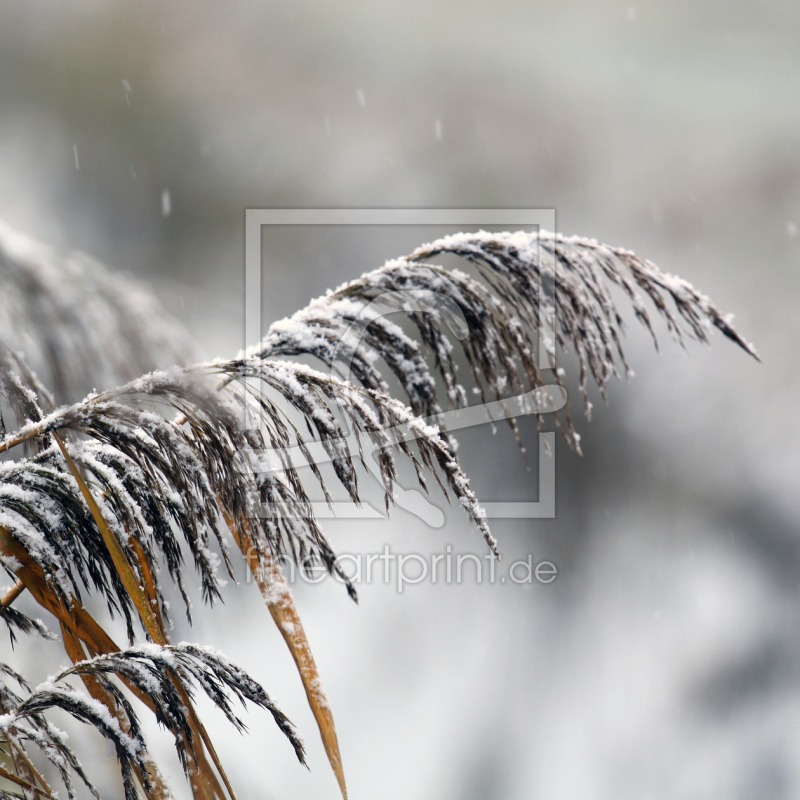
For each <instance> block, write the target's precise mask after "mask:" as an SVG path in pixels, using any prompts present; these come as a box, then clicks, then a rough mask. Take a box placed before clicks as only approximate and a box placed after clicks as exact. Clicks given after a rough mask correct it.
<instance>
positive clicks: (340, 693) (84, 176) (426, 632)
mask: <svg viewBox="0 0 800 800" xmlns="http://www.w3.org/2000/svg"><path fill="white" fill-rule="evenodd" d="M0 14H1V15H2V16H1V19H2V23H0V186H2V192H0V217H2V218H4V219H5V220H6V221H7V222H9V223H10V224H12V225H14V226H16V227H18V228H19V229H21V230H24V231H25V232H27V233H29V234H31V235H33V236H35V237H37V238H40V239H42V240H44V241H47V242H49V243H51V244H55V245H57V246H59V247H64V248H78V249H83V250H86V251H87V252H89V253H91V254H92V255H94V256H96V257H98V258H99V259H101V260H103V261H104V262H106V263H107V264H108V265H109V266H111V267H112V268H115V269H120V270H127V271H130V272H131V273H134V274H136V275H137V276H139V277H140V278H142V279H144V280H146V281H149V282H150V283H151V284H152V285H153V286H154V287H155V288H156V289H157V291H158V292H159V294H160V296H161V298H162V301H163V302H164V304H165V305H166V306H167V308H169V310H170V311H171V312H172V313H173V314H174V315H176V316H177V317H178V318H179V319H181V320H182V321H183V322H184V323H185V324H186V325H187V327H188V328H189V329H190V331H191V332H192V333H193V334H194V335H195V336H196V338H197V341H198V348H199V350H200V352H201V354H202V355H203V356H204V357H213V356H230V355H233V354H234V353H235V352H236V351H237V350H238V349H239V348H240V347H241V346H242V345H243V341H242V331H243V320H242V311H243V308H242V293H243V286H242V275H243V238H244V209H245V208H248V207H264V208H269V207H367V208H383V207H471V206H472V207H487V206H499V207H517V206H519V207H553V208H555V209H556V211H557V227H558V230H559V231H561V232H563V233H567V234H572V233H577V234H581V235H585V236H590V237H595V238H598V239H601V240H604V241H606V242H608V243H609V244H614V245H620V246H624V247H627V248H630V249H633V250H635V251H637V252H638V253H640V254H641V255H643V256H646V257H648V258H650V259H652V260H654V261H655V262H656V263H658V264H659V265H660V266H661V267H663V268H664V269H666V270H668V271H672V272H675V273H677V274H679V275H681V276H682V277H685V278H687V279H688V280H690V281H691V282H693V283H694V284H695V285H696V286H697V287H698V288H700V289H701V290H703V291H705V292H707V293H708V294H709V295H711V297H712V298H713V299H714V300H715V301H716V302H717V304H718V305H719V306H720V308H721V309H722V310H723V311H735V312H736V321H737V325H738V327H739V329H740V331H741V332H742V333H743V334H744V335H745V336H746V337H747V338H748V339H750V340H752V341H754V342H755V343H756V346H757V348H758V349H759V351H760V353H761V355H762V357H763V360H764V363H763V364H762V365H759V364H757V363H756V362H755V361H753V360H752V359H750V358H748V357H747V356H746V355H745V354H744V353H742V352H740V351H737V349H735V347H734V346H733V345H731V344H730V343H729V342H727V341H725V340H723V339H722V337H720V336H714V341H713V348H710V349H709V348H701V347H699V346H695V347H691V348H690V356H689V357H687V356H686V355H685V354H684V353H682V352H681V351H680V349H679V348H677V347H676V346H674V345H672V344H671V343H670V342H669V341H668V340H667V337H666V336H663V335H662V337H661V338H662V345H663V347H662V355H661V356H658V355H656V353H655V352H654V351H653V348H652V345H651V343H650V342H649V341H648V339H647V337H646V335H645V333H644V332H643V331H641V330H639V329H637V328H636V327H633V326H631V327H630V330H629V335H628V341H627V350H628V355H629V359H630V361H631V363H632V366H633V367H634V369H635V370H636V373H637V374H636V377H635V379H634V380H632V381H631V382H630V384H629V385H624V384H623V383H622V382H620V383H619V384H618V385H615V386H614V387H613V390H612V393H611V398H610V406H609V408H605V407H603V405H602V403H601V402H598V403H596V404H595V408H596V413H595V418H594V420H593V421H592V422H591V423H590V422H588V421H586V420H585V419H584V418H583V417H582V416H581V415H580V414H576V417H577V426H578V429H579V430H580V432H581V434H582V436H583V445H584V452H585V456H584V457H583V458H580V457H578V456H577V455H576V454H574V453H572V452H570V451H569V450H568V449H567V448H566V447H565V446H563V442H559V444H558V446H557V447H558V449H557V454H556V458H557V516H556V518H555V519H554V520H529V521H513V520H501V521H497V522H495V523H494V526H493V529H494V533H495V535H496V536H497V538H498V539H499V540H500V546H501V549H502V551H503V553H504V557H505V558H506V561H507V562H509V561H513V560H514V559H515V558H518V557H525V556H527V554H529V553H530V554H533V556H534V560H535V561H538V560H542V559H548V560H551V561H553V562H554V563H555V564H557V566H558V569H559V575H558V578H557V580H556V581H555V582H554V583H553V584H550V585H548V586H543V585H536V584H534V585H531V586H511V585H499V584H496V585H494V586H490V585H486V584H482V585H475V583H474V581H472V582H471V581H465V582H464V584H462V585H461V586H454V585H450V586H447V585H442V584H438V585H435V586H434V585H432V584H430V583H429V582H426V583H421V584H419V585H416V586H411V587H408V588H407V589H406V591H405V592H403V593H402V594H398V593H397V591H396V589H395V588H394V587H393V586H386V585H382V584H380V583H375V584H373V585H370V586H362V587H361V604H360V606H358V607H357V606H355V605H354V604H353V603H351V602H350V601H349V600H348V599H347V597H346V595H345V593H344V591H343V589H342V587H340V586H336V585H334V584H332V583H330V582H328V583H325V584H322V585H320V586H300V587H298V589H297V592H296V595H297V602H298V604H299V606H300V610H301V613H302V615H303V618H304V621H305V623H306V628H307V632H308V635H309V638H310V640H311V643H312V647H313V648H314V651H315V653H316V656H317V661H318V664H319V666H320V669H321V671H322V675H323V678H324V680H325V685H326V689H327V691H328V695H329V698H330V700H331V703H332V705H333V709H334V714H335V717H336V720H337V725H338V730H339V741H340V745H341V748H342V755H343V760H344V764H345V768H346V772H347V776H348V782H349V788H350V796H351V798H352V800H366V799H367V798H370V800H371V799H372V798H381V800H395V799H397V800H400V799H401V798H402V799H404V800H405V798H410V797H414V798H418V800H427V799H428V798H430V799H431V800H433V798H436V800H451V799H452V800H472V799H473V798H475V799H476V800H477V798H481V799H483V798H490V799H491V800H506V799H508V800H512V799H513V800H521V799H522V798H526V800H527V799H529V798H543V799H544V798H547V800H553V799H554V798H574V799H575V800H595V799H597V800H619V799H620V798H631V799H632V800H633V799H635V800H645V798H652V799H653V800H661V799H662V798H663V799H665V800H666V798H681V799H684V798H685V799H686V800H704V799H705V798H723V797H724V798H729V799H730V800H738V799H739V798H741V800H761V798H763V799H764V800H767V799H769V800H779V799H780V798H793V797H798V796H800V637H799V634H800V613H798V612H799V611H800V582H799V579H800V502H799V501H798V491H797V489H796V486H797V478H798V471H799V470H800V464H799V463H798V459H797V456H796V453H797V452H798V448H799V447H800V435H799V433H800V427H799V426H798V421H799V420H798V416H799V414H798V403H797V397H798V390H800V381H799V380H798V375H797V357H798V355H800V348H799V347H798V331H799V330H800V314H799V313H798V308H800V303H799V302H798V301H800V235H798V230H800V4H797V3H791V2H788V1H787V0H762V2H754V1H752V0H751V1H750V2H747V0H731V1H730V2H725V3H723V2H720V1H719V0H717V2H710V1H709V0H701V1H700V2H698V1H697V0H695V2H688V0H675V1H673V2H669V3H668V2H636V3H635V4H633V5H631V4H629V3H628V2H616V1H615V0H599V1H598V2H586V1H583V2H577V3H571V4H545V3H538V2H528V3H523V2H519V1H518V0H499V1H498V2H495V3H491V4H489V3H486V2H476V1H473V0H469V1H464V2H460V3H456V2H449V1H448V0H436V1H435V2H420V1H419V0H409V1H408V2H405V3H403V4H395V5H393V6H389V5H384V4H377V3H369V2H358V1H357V0H356V1H354V0H346V1H345V2H341V3H335V4H334V3H327V4H320V3H312V2H308V0H297V1H296V2H294V3H291V4H290V3H285V4H277V3H272V2H255V0H236V1H235V2H230V3H225V4H223V3H189V2H185V1H183V0H175V1H174V2H168V3H167V2H153V1H152V0H139V2H115V3H112V2H97V1H94V0H84V1H83V2H72V3H63V2H59V3H54V2H43V0H26V2H21V0H19V1H17V2H7V1H6V0H2V2H0ZM391 241H392V240H390V239H386V240H384V241H383V245H382V246H384V247H386V246H388V244H387V243H391ZM420 243H421V241H420V242H413V243H412V244H411V245H410V247H411V246H413V245H414V244H420ZM373 246H377V245H373V244H370V245H369V247H373ZM365 247H366V246H365V245H364V244H363V242H362V241H361V240H360V238H359V236H357V235H355V234H353V235H350V236H349V237H348V236H343V238H341V239H340V240H339V243H338V244H337V245H336V248H331V249H325V250H324V252H321V253H320V252H319V250H314V249H313V248H309V247H308V246H307V247H306V248H305V249H303V247H302V246H301V245H297V248H296V249H293V248H292V247H288V246H287V247H284V248H282V249H280V248H279V250H278V251H276V255H275V257H274V258H272V259H269V260H267V261H266V262H265V272H264V276H265V278H264V283H265V289H264V297H263V305H264V312H265V318H266V319H273V318H280V317H283V316H285V315H288V314H290V313H291V312H292V311H293V310H295V309H296V308H298V307H300V306H301V305H303V304H304V303H305V302H306V301H307V300H308V299H309V298H311V297H313V296H316V295H319V294H321V293H323V292H324V290H325V289H326V288H327V287H329V286H333V285H336V284H338V283H340V282H341V281H343V280H346V279H347V278H349V277H354V276H355V275H357V274H359V273H360V272H361V271H362V270H363V269H367V268H370V267H374V266H378V265H379V263H367V264H364V263H363V260H364V253H365V252H367V250H365ZM312 250H313V252H311V251H312ZM369 252H372V251H369ZM401 254H402V252H396V253H393V252H390V253H387V254H386V255H401ZM334 256H335V257H334ZM570 363H571V362H570V361H569V359H566V360H565V361H564V366H565V367H566V368H569V365H570ZM572 396H573V398H575V397H576V396H577V395H576V393H574V391H573V393H572ZM523 431H524V432H525V434H526V436H527V438H528V440H529V443H530V444H532V443H533V442H534V438H533V437H534V432H533V429H532V428H531V427H530V426H527V427H525V426H523ZM459 439H460V441H461V443H462V449H461V455H462V459H463V461H462V463H463V466H464V467H465V469H466V471H467V472H468V474H470V476H471V477H472V478H473V482H474V485H475V488H476V489H477V491H478V492H479V494H480V495H481V496H482V497H484V498H485V499H487V500H503V499H522V500H524V499H529V500H533V499H536V482H535V469H534V470H533V471H532V473H527V472H526V471H525V465H524V462H523V461H522V460H521V458H520V456H519V454H518V452H517V450H516V445H515V444H514V442H513V437H511V435H510V434H509V433H508V432H507V431H505V430H498V433H497V435H496V436H494V437H493V436H492V433H491V431H490V430H489V429H488V428H481V429H475V430H473V431H470V432H469V433H464V434H462V435H460V436H459ZM530 449H532V450H533V451H534V452H535V448H530ZM439 505H441V503H439ZM456 512H457V510H449V511H448V512H447V524H446V525H445V527H444V528H442V529H438V530H435V529H431V528H428V527H427V526H426V525H425V524H424V523H423V522H422V521H420V520H419V519H417V518H415V517H413V516H411V515H409V514H407V513H405V512H403V511H397V512H396V514H394V515H393V518H392V522H391V523H386V522H383V521H378V522H376V523H369V522H363V521H344V520H339V521H336V522H335V523H334V522H330V523H326V524H325V529H326V530H327V531H328V533H329V534H330V535H331V537H332V538H333V540H334V544H335V545H336V546H337V547H339V548H340V549H342V550H349V551H351V552H356V551H358V552H365V551H368V552H377V551H380V549H381V548H382V546H383V544H384V542H389V543H391V546H392V548H393V549H394V550H395V551H396V552H405V551H407V552H412V551H414V552H422V553H425V552H443V551H444V549H445V547H446V546H447V545H452V546H453V548H454V550H456V551H458V552H475V553H477V554H480V555H483V553H484V550H483V549H482V543H481V542H480V541H479V539H478V536H477V534H476V533H475V532H474V531H470V530H469V528H468V525H467V523H466V520H464V519H462V518H461V517H460V516H459V515H458V514H457V513H456ZM241 578H242V581H244V572H242V573H241ZM234 588H235V587H233V586H231V587H230V591H228V592H227V594H226V605H225V606H224V607H221V608H219V609H217V611H216V612H215V613H213V614H207V615H199V614H198V616H199V617H202V618H201V619H200V621H199V622H198V624H197V625H196V626H195V628H194V630H188V629H186V626H185V625H184V626H181V624H179V625H178V630H176V632H175V639H176V640H177V639H181V638H190V637H191V638H192V639H194V640H197V641H201V642H203V643H205V644H213V645H215V646H218V647H220V648H221V649H222V650H223V651H225V652H226V653H227V654H228V655H229V656H230V657H231V658H233V659H234V660H235V661H237V662H238V663H240V664H241V665H242V666H244V667H246V668H247V669H248V670H249V671H250V672H251V673H252V674H253V675H254V676H255V677H256V678H258V679H259V680H260V681H261V682H262V683H263V684H264V685H265V686H266V688H267V689H268V691H270V692H271V693H273V694H274V695H275V696H276V698H277V700H278V701H279V703H280V705H281V706H282V708H283V709H284V710H285V711H286V712H287V713H288V714H289V716H290V717H291V718H292V719H293V720H294V721H295V722H296V723H297V724H298V725H299V726H300V729H301V731H302V733H303V734H304V735H305V738H306V741H307V743H308V746H309V751H310V765H311V768H312V769H311V772H310V773H309V772H306V771H305V770H303V769H302V768H301V767H299V766H298V765H297V764H296V763H295V762H294V761H293V758H292V756H291V752H290V749H289V748H288V746H287V745H286V744H285V743H284V742H283V741H282V740H281V737H280V735H279V734H278V733H277V732H275V731H274V730H273V727H274V726H273V725H272V724H271V722H270V721H269V720H268V719H266V718H265V717H264V716H263V715H259V714H256V713H252V714H248V715H247V718H246V719H247V723H248V725H249V726H250V731H251V735H250V736H247V737H244V738H241V737H239V736H238V735H236V734H235V733H232V732H228V730H227V729H226V728H225V727H223V724H222V722H220V724H219V725H217V724H215V719H214V718H212V720H210V721H212V724H211V726H210V730H211V731H212V733H213V734H214V737H215V741H216V743H217V747H218V750H219V751H220V753H221V755H222V756H223V760H224V761H225V762H226V764H227V765H228V767H229V774H231V775H232V777H233V781H234V784H235V786H236V788H237V790H238V793H239V796H240V797H241V798H243V800H248V799H251V800H256V799H258V800H261V799H263V798H288V797H291V798H296V799H298V800H299V799H300V798H323V797H330V798H334V797H336V793H337V790H336V785H335V781H334V779H333V777H332V775H331V774H330V770H329V768H328V767H327V765H326V763H325V759H324V753H323V751H322V748H321V745H319V743H318V741H317V738H318V737H317V734H316V730H315V728H314V723H313V719H312V717H311V714H310V712H309V711H308V710H307V708H306V705H305V701H304V698H303V693H302V689H301V687H300V683H299V680H298V678H297V676H296V674H295V672H294V669H293V666H292V664H291V660H290V658H289V655H288V652H287V651H286V649H285V647H284V646H283V643H282V642H281V641H280V637H279V636H278V634H277V632H276V631H275V630H274V629H273V626H272V623H271V620H270V619H269V615H268V613H267V612H266V609H265V608H264V607H263V605H262V603H261V600H260V598H259V597H258V593H257V591H256V589H255V587H254V586H252V585H251V586H248V585H246V584H244V585H243V586H242V587H240V588H241V591H234ZM198 602H199V601H198ZM56 650H57V648H55V649H51V650H47V649H46V648H45V649H43V650H37V653H39V654H40V655H41V653H44V652H47V653H49V654H50V655H49V656H48V658H50V659H51V661H50V662H47V660H46V659H43V658H40V656H37V660H36V661H35V663H33V665H32V669H33V671H34V672H36V671H37V670H38V671H39V672H40V673H41V675H34V676H33V677H41V678H44V677H45V676H46V675H47V674H48V672H53V671H54V669H55V667H56V666H58V664H59V663H61V662H62V661H63V660H64V657H63V655H61V656H60V655H59V654H58V652H55V651H56ZM16 657H18V658H21V657H23V656H20V655H17V656H16ZM158 742H159V745H158V748H157V749H163V753H164V757H165V758H167V759H168V755H169V747H170V744H169V742H168V741H167V740H166V739H158ZM90 756H91V753H84V761H89V760H90ZM167 765H168V767H169V770H168V771H169V772H170V774H171V775H173V776H174V780H173V783H174V785H175V787H176V790H177V791H178V795H179V796H180V797H185V796H186V790H185V787H184V786H183V783H182V781H181V779H180V777H179V774H178V773H179V769H178V766H177V761H174V760H173V762H170V761H169V760H167ZM112 785H113V784H109V786H112ZM109 791H113V790H109Z"/></svg>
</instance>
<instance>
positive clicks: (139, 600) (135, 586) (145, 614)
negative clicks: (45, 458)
mask: <svg viewBox="0 0 800 800" xmlns="http://www.w3.org/2000/svg"><path fill="white" fill-rule="evenodd" d="M53 438H54V439H55V440H56V444H57V445H58V447H59V449H60V450H61V453H62V455H63V456H64V460H65V461H66V462H67V468H68V469H69V471H70V472H71V473H72V477H73V478H75V481H76V482H77V484H78V487H79V488H80V490H81V494H82V495H83V497H84V500H86V505H87V506H88V507H89V511H90V512H91V514H92V517H94V521H95V522H96V523H97V527H98V529H99V530H100V533H101V535H102V537H103V541H104V542H105V545H106V547H107V548H108V552H109V553H110V555H111V559H112V561H113V562H114V566H115V567H116V569H117V573H118V575H119V577H120V578H121V580H122V583H123V585H124V586H125V589H126V590H127V592H128V594H129V595H130V597H131V600H133V603H134V605H135V606H136V610H137V611H138V612H139V616H140V617H141V619H142V622H143V623H144V625H145V628H146V629H147V632H148V633H149V634H150V637H151V638H152V640H153V641H154V642H156V644H166V638H165V636H164V631H163V630H162V628H161V625H159V623H158V620H157V619H156V616H155V614H154V612H153V608H152V606H151V605H150V602H149V601H148V599H147V597H146V596H145V593H144V591H143V589H142V586H141V584H140V583H139V581H138V579H137V577H136V575H135V574H134V572H133V569H132V568H131V565H130V563H129V561H128V559H127V557H126V556H125V553H124V551H123V550H122V547H121V546H120V543H119V540H118V539H117V537H116V536H115V535H114V534H113V532H112V531H111V529H110V528H109V527H108V523H107V522H106V521H105V519H104V518H103V514H102V513H101V511H100V507H99V506H98V505H97V501H96V500H95V499H94V496H93V495H92V493H91V491H90V490H89V487H88V486H87V485H86V481H85V480H84V479H83V476H82V475H81V473H80V470H79V469H78V467H77V466H76V465H75V462H74V461H73V460H72V456H70V454H69V452H68V451H67V448H66V446H65V444H64V442H63V441H62V439H61V437H60V436H59V435H58V433H57V432H56V431H53Z"/></svg>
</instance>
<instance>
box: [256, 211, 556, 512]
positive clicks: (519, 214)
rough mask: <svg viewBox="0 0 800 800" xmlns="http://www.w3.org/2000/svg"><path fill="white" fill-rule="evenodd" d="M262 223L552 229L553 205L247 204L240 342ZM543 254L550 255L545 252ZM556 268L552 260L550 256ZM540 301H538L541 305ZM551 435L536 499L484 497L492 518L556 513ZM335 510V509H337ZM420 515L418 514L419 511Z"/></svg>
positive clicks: (343, 508)
mask: <svg viewBox="0 0 800 800" xmlns="http://www.w3.org/2000/svg"><path fill="white" fill-rule="evenodd" d="M263 225H452V226H455V227H460V228H466V229H469V228H472V229H475V228H481V227H484V226H490V225H491V226H508V227H512V226H519V225H527V226H531V225H537V226H539V228H540V229H541V228H546V229H547V230H551V231H555V229H556V211H555V209H554V208H381V209H373V208H248V209H246V210H245V280H244V334H245V347H247V346H249V345H251V344H253V343H255V342H258V341H260V339H261V336H262V333H261V322H262V319H261V277H262V263H261V257H262V252H261V238H262V237H261V228H262V226H263ZM542 257H543V258H545V257H546V258H548V259H551V256H550V255H549V254H547V253H545V254H543V255H542ZM550 267H551V269H553V270H555V263H554V260H551V261H550ZM541 307H542V306H540V308H541ZM542 319H543V320H544V324H543V325H542V327H541V328H540V331H539V353H538V366H539V368H540V369H552V368H553V367H554V366H555V365H554V364H553V363H552V362H551V359H550V357H549V355H548V350H547V347H546V346H545V345H546V342H547V341H548V340H549V341H550V342H552V341H553V338H552V320H550V319H544V317H542ZM555 491H556V475H555V434H553V433H540V434H539V500H538V501H537V502H525V501H523V502H516V501H503V502H496V503H491V502H484V503H482V505H483V507H484V509H485V511H486V515H487V516H488V517H489V518H492V519H553V518H554V517H555V515H556V498H555ZM312 505H313V506H314V513H315V514H316V516H317V517H318V518H319V519H326V518H328V519H356V518H359V519H364V518H367V519H383V518H384V516H383V514H381V513H380V512H378V511H376V510H375V509H372V508H371V507H370V506H369V505H368V504H366V503H364V504H363V505H362V506H361V507H358V506H356V505H355V504H353V503H349V502H335V503H333V509H330V508H329V507H328V505H327V503H313V504H312ZM336 512H338V513H336ZM418 516H420V515H418Z"/></svg>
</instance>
